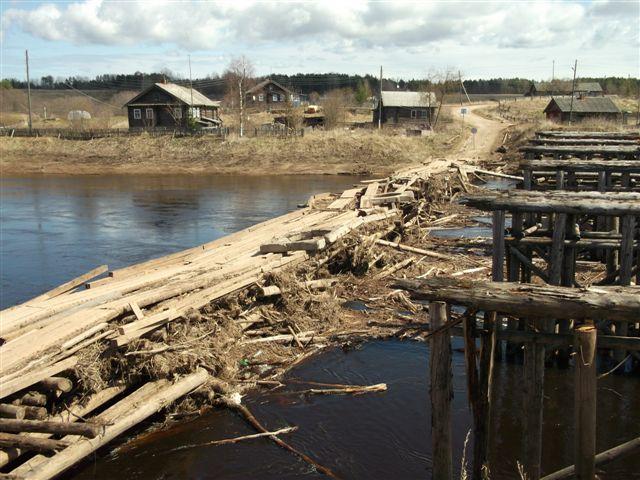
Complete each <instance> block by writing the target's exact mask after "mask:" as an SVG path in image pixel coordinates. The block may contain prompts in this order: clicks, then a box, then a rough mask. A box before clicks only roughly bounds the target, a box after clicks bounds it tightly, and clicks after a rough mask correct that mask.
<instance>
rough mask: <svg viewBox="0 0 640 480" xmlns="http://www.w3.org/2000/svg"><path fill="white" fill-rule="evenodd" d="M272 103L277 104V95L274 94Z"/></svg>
mask: <svg viewBox="0 0 640 480" xmlns="http://www.w3.org/2000/svg"><path fill="white" fill-rule="evenodd" d="M273 101H274V102H277V101H278V95H277V94H274V95H273Z"/></svg>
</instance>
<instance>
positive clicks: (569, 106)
mask: <svg viewBox="0 0 640 480" xmlns="http://www.w3.org/2000/svg"><path fill="white" fill-rule="evenodd" d="M572 110H573V120H574V121H581V120H585V119H604V120H610V121H620V120H621V118H622V112H621V111H620V109H619V108H618V106H617V105H616V104H615V103H614V102H613V100H611V99H610V98H609V97H584V98H573V103H572V101H571V97H554V98H552V99H551V101H550V102H549V104H548V105H547V106H546V107H545V109H544V113H545V114H546V116H547V120H551V121H554V122H568V121H569V117H570V115H571V111H572Z"/></svg>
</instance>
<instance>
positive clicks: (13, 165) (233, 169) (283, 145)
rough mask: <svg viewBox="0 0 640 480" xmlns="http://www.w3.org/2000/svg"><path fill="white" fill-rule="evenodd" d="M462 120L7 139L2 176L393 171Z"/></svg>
mask: <svg viewBox="0 0 640 480" xmlns="http://www.w3.org/2000/svg"><path fill="white" fill-rule="evenodd" d="M459 133H460V130H459V127H456V126H455V125H453V124H452V125H450V126H447V127H446V129H445V130H444V131H442V132H439V133H438V134H435V135H432V136H428V137H405V136H401V135H394V134H392V133H391V132H384V131H383V132H378V131H364V130H361V131H343V130H339V131H338V130H336V131H331V132H322V131H317V132H312V133H310V134H307V135H305V136H304V137H302V138H288V139H278V138H265V137H261V138H248V139H239V138H232V139H228V140H226V141H220V140H217V139H213V138H206V137H200V138H171V137H169V136H166V137H146V136H141V137H121V138H102V139H96V140H91V141H74V140H59V139H57V138H7V137H3V138H0V159H1V160H0V168H1V171H2V175H4V176H6V175H29V174H38V173H39V174H68V175H96V174H123V173H126V174H148V173H152V174H176V173H191V174H197V173H235V174H238V173H241V174H247V175H263V174H338V173H353V174H386V173H389V172H392V171H394V170H397V169H398V168H400V167H402V166H405V165H410V164H415V163H417V162H422V161H425V160H428V158H429V157H437V156H443V155H445V154H446V153H448V152H450V151H451V150H452V149H454V148H457V146H458V144H459V142H460V141H461V139H460V136H457V137H456V135H457V134H459Z"/></svg>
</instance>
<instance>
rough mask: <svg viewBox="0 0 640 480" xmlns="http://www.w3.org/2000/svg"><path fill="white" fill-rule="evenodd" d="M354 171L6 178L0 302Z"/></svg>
mask: <svg viewBox="0 0 640 480" xmlns="http://www.w3.org/2000/svg"><path fill="white" fill-rule="evenodd" d="M359 180H360V178H358V177H349V176H335V175H334V176H329V175H310V176H293V175H292V176H267V177H248V176H213V175H200V176H124V175H119V176H100V177H97V176H95V177H94V176H77V177H63V176H39V177H28V178H2V179H0V226H1V228H0V244H1V252H0V271H1V272H0V277H1V283H0V308H6V307H9V306H11V305H14V304H16V303H19V302H22V301H25V300H28V299H29V298H32V297H34V296H36V295H39V294H40V293H43V292H44V291H46V290H48V289H51V288H53V287H55V286H57V285H59V284H61V283H63V282H65V281H67V280H69V279H71V278H73V277H76V276H78V275H81V274H83V273H85V272H87V271H89V270H91V269H93V268H95V267H96V266H98V265H102V264H108V265H109V268H112V269H114V268H119V267H123V266H127V265H131V264H133V263H138V262H141V261H144V260H148V259H150V258H154V257H159V256H162V255H166V254H168V253H171V252H175V251H179V250H182V249H185V248H189V247H193V246H196V245H199V244H202V243H205V242H208V241H211V240H214V239H216V238H218V237H221V236H224V235H228V234H229V233H232V232H236V231H238V230H241V229H243V228H246V227H249V226H251V225H254V224H256V223H259V222H261V221H264V220H267V219H269V218H272V217H276V216H278V215H282V214H284V213H287V212H290V211H292V210H295V209H296V206H297V204H299V203H304V202H306V200H307V198H308V197H309V195H311V194H314V193H319V192H325V191H341V190H344V189H345V188H346V187H348V186H350V185H351V184H353V183H354V182H357V181H359Z"/></svg>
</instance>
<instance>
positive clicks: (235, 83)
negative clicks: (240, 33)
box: [222, 55, 255, 137]
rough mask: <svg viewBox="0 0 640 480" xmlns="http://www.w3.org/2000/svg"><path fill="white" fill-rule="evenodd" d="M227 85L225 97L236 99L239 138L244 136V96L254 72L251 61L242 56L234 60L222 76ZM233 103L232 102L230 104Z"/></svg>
mask: <svg viewBox="0 0 640 480" xmlns="http://www.w3.org/2000/svg"><path fill="white" fill-rule="evenodd" d="M222 76H223V78H224V79H225V81H226V84H227V95H229V96H230V97H231V98H232V99H233V98H237V99H238V123H239V125H240V136H241V137H242V136H243V135H244V125H245V121H246V118H245V117H246V112H245V107H244V101H245V96H246V94H247V90H248V89H249V86H250V84H251V83H252V82H253V78H254V76H255V71H254V68H253V64H252V63H251V60H249V59H248V58H247V57H245V56H244V55H242V56H240V57H237V58H234V59H232V60H231V62H230V63H229V66H228V67H227V69H226V70H225V72H224V74H223V75H222ZM234 103H235V102H234V101H232V104H234Z"/></svg>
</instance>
